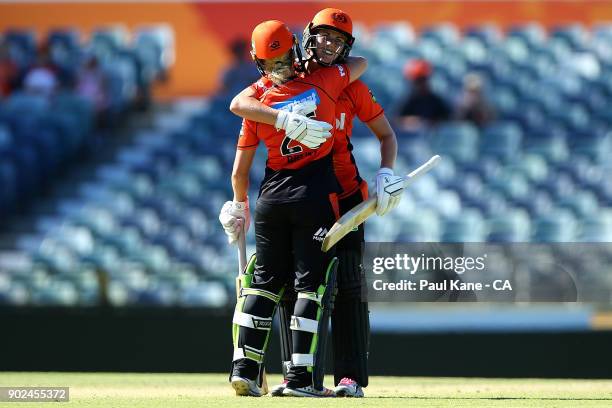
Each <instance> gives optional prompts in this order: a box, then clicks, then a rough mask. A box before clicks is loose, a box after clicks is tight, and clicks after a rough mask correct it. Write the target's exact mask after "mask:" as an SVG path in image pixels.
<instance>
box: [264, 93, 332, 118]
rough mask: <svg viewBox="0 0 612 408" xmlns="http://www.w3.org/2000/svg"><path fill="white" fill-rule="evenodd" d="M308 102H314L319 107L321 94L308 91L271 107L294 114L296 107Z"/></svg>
mask: <svg viewBox="0 0 612 408" xmlns="http://www.w3.org/2000/svg"><path fill="white" fill-rule="evenodd" d="M307 101H312V102H314V103H315V104H316V105H317V106H318V105H319V103H320V102H321V99H320V98H319V94H318V93H317V91H316V89H309V90H308V91H306V92H302V93H301V94H299V95H296V96H292V97H291V98H289V99H287V100H285V101H280V102H275V103H273V104H272V106H271V107H272V108H274V109H282V110H287V111H289V112H293V110H294V106H295V105H297V104H302V103H304V102H307Z"/></svg>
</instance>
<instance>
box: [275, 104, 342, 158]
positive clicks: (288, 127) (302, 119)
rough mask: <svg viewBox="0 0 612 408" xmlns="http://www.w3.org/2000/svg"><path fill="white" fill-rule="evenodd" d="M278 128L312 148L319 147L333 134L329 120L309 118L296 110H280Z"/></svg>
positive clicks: (289, 136)
mask: <svg viewBox="0 0 612 408" xmlns="http://www.w3.org/2000/svg"><path fill="white" fill-rule="evenodd" d="M306 109H308V106H307V107H306ZM274 126H275V127H276V129H284V130H285V134H286V135H287V137H288V138H289V139H293V140H295V141H297V142H300V143H301V144H303V145H304V146H306V147H308V148H310V149H318V148H319V146H321V145H322V144H323V143H325V141H326V140H327V139H328V138H329V137H330V136H331V129H332V126H331V125H330V124H329V123H327V122H322V121H318V120H314V119H309V118H307V117H306V116H304V115H303V114H300V113H296V112H287V111H283V110H281V111H279V112H278V116H277V117H276V124H275V125H274Z"/></svg>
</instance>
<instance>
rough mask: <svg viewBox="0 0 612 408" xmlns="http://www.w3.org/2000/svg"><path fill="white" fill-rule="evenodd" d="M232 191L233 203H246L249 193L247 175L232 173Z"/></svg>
mask: <svg viewBox="0 0 612 408" xmlns="http://www.w3.org/2000/svg"><path fill="white" fill-rule="evenodd" d="M232 189H233V190H234V201H241V202H244V201H246V199H247V194H248V191H249V175H248V174H242V173H232Z"/></svg>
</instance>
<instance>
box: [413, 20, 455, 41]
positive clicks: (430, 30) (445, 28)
mask: <svg viewBox="0 0 612 408" xmlns="http://www.w3.org/2000/svg"><path fill="white" fill-rule="evenodd" d="M420 38H421V39H432V40H434V41H436V42H438V43H439V44H442V45H445V46H452V45H454V44H456V43H458V42H459V39H460V35H459V31H458V30H457V27H455V25H453V24H449V23H447V24H437V25H433V26H430V27H427V28H425V29H424V30H423V31H422V32H421V36H420Z"/></svg>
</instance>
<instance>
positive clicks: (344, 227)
mask: <svg viewBox="0 0 612 408" xmlns="http://www.w3.org/2000/svg"><path fill="white" fill-rule="evenodd" d="M439 161H440V156H438V155H435V156H433V157H432V158H431V159H429V160H428V161H427V162H426V163H425V164H423V165H421V166H420V167H419V168H417V169H416V170H414V171H412V172H411V173H410V174H408V175H407V176H406V177H404V188H406V187H408V186H409V185H410V184H412V182H413V181H414V180H416V179H417V178H418V177H420V176H421V175H423V174H425V173H427V172H428V171H429V170H431V169H432V168H433V167H434V166H435V165H436V164H438V162H439ZM375 211H376V195H373V196H372V197H370V198H368V199H367V200H365V201H364V202H362V203H360V204H358V205H356V206H355V207H353V208H351V210H350V211H349V212H347V213H346V214H344V215H343V216H342V217H340V219H339V220H338V221H336V223H335V224H334V225H333V226H332V227H331V229H330V230H329V231H328V232H327V234H326V235H325V238H324V239H323V243H322V244H321V250H322V251H323V252H327V251H329V249H330V248H331V247H333V246H334V245H336V244H337V243H338V241H340V240H341V239H342V238H344V237H345V236H346V234H348V233H349V232H351V231H352V230H353V228H355V227H358V226H360V225H361V224H362V223H363V222H364V221H365V220H366V219H368V217H370V216H371V215H372V214H374V212H375Z"/></svg>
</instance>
